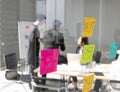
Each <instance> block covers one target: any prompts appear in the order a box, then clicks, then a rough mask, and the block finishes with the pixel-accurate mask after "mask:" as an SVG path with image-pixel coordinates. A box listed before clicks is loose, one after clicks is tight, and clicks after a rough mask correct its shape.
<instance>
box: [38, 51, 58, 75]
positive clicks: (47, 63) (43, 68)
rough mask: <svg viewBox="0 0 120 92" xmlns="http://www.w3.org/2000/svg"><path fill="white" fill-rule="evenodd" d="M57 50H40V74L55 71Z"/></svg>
mask: <svg viewBox="0 0 120 92" xmlns="http://www.w3.org/2000/svg"><path fill="white" fill-rule="evenodd" d="M58 56H59V49H49V50H41V58H40V74H47V73H51V72H54V71H57V64H58Z"/></svg>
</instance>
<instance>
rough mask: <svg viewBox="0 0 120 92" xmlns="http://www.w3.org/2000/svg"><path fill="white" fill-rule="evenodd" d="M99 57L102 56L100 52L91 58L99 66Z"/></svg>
mask: <svg viewBox="0 0 120 92" xmlns="http://www.w3.org/2000/svg"><path fill="white" fill-rule="evenodd" d="M101 56H102V53H101V52H100V51H96V52H95V53H94V56H93V60H94V61H95V62H96V63H97V64H99V63H100V59H101Z"/></svg>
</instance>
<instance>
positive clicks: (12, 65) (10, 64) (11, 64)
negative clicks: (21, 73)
mask: <svg viewBox="0 0 120 92" xmlns="http://www.w3.org/2000/svg"><path fill="white" fill-rule="evenodd" d="M5 62H6V68H7V69H17V57H16V53H10V54H7V55H5Z"/></svg>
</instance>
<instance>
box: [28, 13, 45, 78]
mask: <svg viewBox="0 0 120 92" xmlns="http://www.w3.org/2000/svg"><path fill="white" fill-rule="evenodd" d="M45 19H46V16H45V15H43V14H40V15H38V16H37V19H36V21H35V22H34V29H33V31H32V33H31V37H30V41H29V49H28V65H30V73H31V74H32V75H33V76H37V74H36V73H34V72H33V70H34V69H35V68H37V67H38V66H39V49H40V32H39V30H38V25H41V24H42V23H43V22H44V20H45Z"/></svg>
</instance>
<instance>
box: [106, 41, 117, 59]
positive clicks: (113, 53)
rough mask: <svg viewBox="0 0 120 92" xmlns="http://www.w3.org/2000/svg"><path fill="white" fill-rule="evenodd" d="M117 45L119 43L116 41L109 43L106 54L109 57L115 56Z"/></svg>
mask: <svg viewBox="0 0 120 92" xmlns="http://www.w3.org/2000/svg"><path fill="white" fill-rule="evenodd" d="M118 45H119V43H118V42H113V43H111V44H110V50H109V52H110V53H109V55H108V58H109V59H112V58H115V56H116V53H117V49H118Z"/></svg>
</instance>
